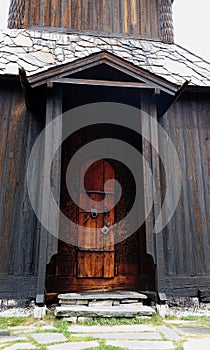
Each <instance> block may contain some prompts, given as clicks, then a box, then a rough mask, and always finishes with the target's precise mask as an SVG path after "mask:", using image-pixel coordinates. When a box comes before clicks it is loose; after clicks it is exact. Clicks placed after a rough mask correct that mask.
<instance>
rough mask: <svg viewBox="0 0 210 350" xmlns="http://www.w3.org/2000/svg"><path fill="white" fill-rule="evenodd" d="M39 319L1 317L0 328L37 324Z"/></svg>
mask: <svg viewBox="0 0 210 350" xmlns="http://www.w3.org/2000/svg"><path fill="white" fill-rule="evenodd" d="M36 324H37V321H36V320H35V319H34V318H33V317H31V316H30V317H0V329H8V327H17V326H29V325H36Z"/></svg>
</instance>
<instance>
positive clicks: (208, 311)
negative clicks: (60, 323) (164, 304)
mask: <svg viewBox="0 0 210 350" xmlns="http://www.w3.org/2000/svg"><path fill="white" fill-rule="evenodd" d="M50 309H51V310H52V308H50ZM33 311H34V305H30V306H28V307H9V308H0V317H28V316H32V315H33ZM169 315H170V316H175V317H178V318H181V317H186V316H209V317H210V304H203V305H201V307H199V308H197V309H195V308H183V307H182V308H179V307H170V308H169Z"/></svg>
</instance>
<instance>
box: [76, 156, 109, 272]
mask: <svg viewBox="0 0 210 350" xmlns="http://www.w3.org/2000/svg"><path fill="white" fill-rule="evenodd" d="M84 167H85V169H84V170H85V171H84V170H83V171H82V173H85V178H84V179H82V175H81V176H80V194H79V198H80V208H79V215H78V223H79V228H78V251H77V277H80V278H113V277H114V261H115V254H114V232H113V229H112V228H111V226H112V225H113V224H114V184H113V182H109V185H108V187H107V188H106V194H105V192H104V184H105V183H106V181H107V180H110V179H114V176H115V174H114V169H113V167H112V166H111V165H110V164H109V163H108V161H105V160H99V161H96V162H94V163H93V164H92V165H91V162H87V163H86V164H84ZM82 181H84V188H85V191H84V190H82V189H81V188H82V186H81V184H82ZM91 199H92V200H93V201H94V207H92V208H91V203H90V201H91ZM92 203H93V202H92ZM92 206H93V205H92ZM84 207H85V208H88V211H86V210H87V209H86V210H84V209H83V208H84Z"/></svg>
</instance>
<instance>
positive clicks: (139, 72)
mask: <svg viewBox="0 0 210 350" xmlns="http://www.w3.org/2000/svg"><path fill="white" fill-rule="evenodd" d="M101 64H105V65H107V66H109V67H112V68H114V69H116V70H118V71H120V72H122V73H124V74H127V75H128V76H130V77H131V78H135V79H136V80H137V82H136V83H135V82H133V81H132V82H120V81H118V82H116V81H111V80H96V79H95V80H92V79H75V78H74V79H72V78H71V75H72V74H75V73H78V72H81V71H83V70H86V69H90V68H93V67H96V66H99V65H101ZM27 80H28V83H29V84H30V86H31V87H32V88H34V87H37V86H40V85H43V84H48V83H62V84H64V83H69V84H86V85H103V86H122V87H126V86H127V87H135V88H146V89H148V88H149V89H160V90H161V91H164V92H166V93H168V94H169V95H172V96H174V95H175V94H176V92H177V90H178V87H177V86H176V85H175V84H172V83H170V82H168V81H166V80H165V79H164V78H161V77H157V76H156V75H154V74H152V73H150V72H148V71H146V70H144V69H142V68H139V67H136V66H135V65H134V64H132V63H129V62H127V61H125V60H123V59H122V58H119V57H117V56H115V55H113V54H110V53H108V52H100V53H95V54H92V55H90V56H88V57H85V58H81V59H78V60H75V61H74V62H71V63H67V64H64V65H59V66H56V67H52V68H50V69H48V70H46V71H43V72H41V73H38V74H34V75H32V76H29V77H27Z"/></svg>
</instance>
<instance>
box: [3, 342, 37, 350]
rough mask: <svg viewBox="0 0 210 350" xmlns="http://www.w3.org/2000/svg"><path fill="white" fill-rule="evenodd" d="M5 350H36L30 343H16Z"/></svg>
mask: <svg viewBox="0 0 210 350" xmlns="http://www.w3.org/2000/svg"><path fill="white" fill-rule="evenodd" d="M6 349H7V350H19V349H24V350H25V349H36V347H35V345H33V344H30V343H18V344H13V345H11V346H8V347H7V348H6Z"/></svg>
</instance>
